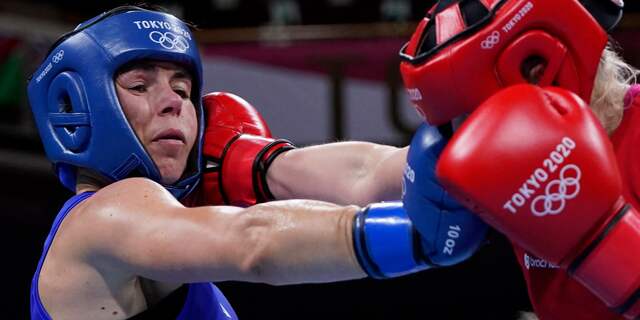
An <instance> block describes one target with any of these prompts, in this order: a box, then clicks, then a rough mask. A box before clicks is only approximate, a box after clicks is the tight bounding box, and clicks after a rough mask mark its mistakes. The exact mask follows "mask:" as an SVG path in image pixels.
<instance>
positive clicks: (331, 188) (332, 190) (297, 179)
mask: <svg viewBox="0 0 640 320" xmlns="http://www.w3.org/2000/svg"><path fill="white" fill-rule="evenodd" d="M407 149H408V148H396V147H393V146H387V145H379V144H374V143H368V142H356V141H353V142H336V143H329V144H323V145H316V146H310V147H305V148H300V149H295V150H291V151H289V152H287V153H283V154H282V155H280V156H279V157H278V158H276V159H275V160H274V161H273V163H272V164H271V167H270V168H269V171H268V172H267V183H268V185H269V189H270V190H271V192H272V193H273V195H274V196H275V198H276V199H279V200H280V199H295V198H309V199H317V200H324V201H329V202H333V203H338V204H356V205H361V206H363V205H366V204H368V203H372V202H378V201H387V200H397V199H400V197H401V194H402V183H401V181H402V180H401V177H402V170H403V169H404V165H405V163H406V159H407Z"/></svg>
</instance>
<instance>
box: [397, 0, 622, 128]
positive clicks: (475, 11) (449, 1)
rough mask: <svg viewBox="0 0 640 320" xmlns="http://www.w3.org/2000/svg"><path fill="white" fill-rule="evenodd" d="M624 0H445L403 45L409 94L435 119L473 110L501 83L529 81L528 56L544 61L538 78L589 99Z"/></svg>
mask: <svg viewBox="0 0 640 320" xmlns="http://www.w3.org/2000/svg"><path fill="white" fill-rule="evenodd" d="M622 6H623V4H622V1H621V0H582V1H578V0H556V1H549V0H461V1H460V0H442V1H440V2H439V3H437V4H436V5H435V6H434V7H433V8H432V9H431V10H430V11H429V13H428V14H427V16H426V17H425V18H424V19H423V20H422V21H421V22H420V23H419V25H418V27H417V29H416V31H415V32H414V34H413V36H412V37H411V39H410V41H409V42H408V43H407V44H405V46H404V47H403V48H402V50H401V51H400V57H401V58H402V60H403V61H402V62H401V64H400V72H401V74H402V78H403V80H404V84H405V87H406V88H407V90H408V93H409V98H410V99H411V100H412V102H413V103H414V104H415V106H416V107H417V109H418V111H419V112H420V113H421V114H422V115H423V116H424V117H425V118H426V120H427V122H429V123H431V124H433V125H441V124H444V123H446V122H448V121H451V120H452V119H453V118H455V117H457V116H459V115H462V114H465V113H470V112H472V111H473V110H474V109H475V108H476V107H477V106H478V105H479V104H480V103H481V102H482V101H484V100H485V99H486V98H488V97H489V96H490V95H491V94H493V93H495V92H496V91H498V90H499V89H500V88H502V87H506V86H508V85H512V84H516V83H522V82H527V78H526V76H527V75H526V74H525V73H526V72H527V71H526V70H523V66H525V65H526V64H527V63H528V62H532V61H534V62H539V63H543V64H544V65H545V68H544V71H543V73H542V75H541V77H540V79H539V82H538V84H540V85H543V86H548V85H557V86H561V87H564V88H566V89H569V90H572V91H574V92H576V93H577V94H579V95H580V96H581V97H582V98H583V99H585V101H590V98H591V91H592V88H593V83H594V79H595V75H596V72H597V69H598V64H599V61H600V57H601V55H602V51H603V50H604V47H605V45H606V43H607V34H606V31H605V30H609V29H611V28H613V27H614V26H615V24H616V23H618V21H619V20H620V17H621V16H622Z"/></svg>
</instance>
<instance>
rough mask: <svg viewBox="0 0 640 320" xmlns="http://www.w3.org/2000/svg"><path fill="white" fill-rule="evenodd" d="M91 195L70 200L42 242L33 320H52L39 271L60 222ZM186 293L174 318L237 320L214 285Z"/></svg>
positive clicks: (33, 292)
mask: <svg viewBox="0 0 640 320" xmlns="http://www.w3.org/2000/svg"><path fill="white" fill-rule="evenodd" d="M91 195H93V192H85V193H82V194H79V195H75V196H73V197H72V198H71V199H69V200H68V201H67V202H66V203H65V204H64V206H63V207H62V209H61V210H60V212H59V213H58V215H57V216H56V219H55V220H54V222H53V226H52V227H51V231H50V232H49V235H48V236H47V239H46V240H45V242H44V249H43V250H42V256H40V261H39V262H38V268H37V269H36V272H35V274H34V275H33V279H32V280H31V319H32V320H51V317H50V316H49V314H48V313H47V310H45V308H44V306H43V305H42V301H41V300H40V294H39V293H38V278H39V277H40V270H41V268H42V262H43V261H44V258H45V257H46V256H47V253H48V252H49V247H50V246H51V243H52V241H53V238H54V237H55V235H56V232H57V231H58V228H59V227H60V225H61V224H62V221H63V220H64V218H65V217H66V216H67V214H68V213H69V211H71V209H73V208H74V207H75V206H76V205H78V203H80V202H82V201H83V200H85V199H87V198H89V197H90V196H91ZM188 289H189V291H188V293H187V297H186V299H185V302H184V306H183V307H182V310H181V311H180V314H179V315H178V317H177V320H191V319H211V320H228V319H238V317H237V316H236V313H235V311H234V310H233V308H231V305H230V304H229V301H227V299H226V298H225V296H224V295H223V294H222V292H221V291H220V289H218V288H217V287H216V286H215V285H214V284H213V283H210V282H205V283H191V284H188Z"/></svg>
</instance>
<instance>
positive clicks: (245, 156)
mask: <svg viewBox="0 0 640 320" xmlns="http://www.w3.org/2000/svg"><path fill="white" fill-rule="evenodd" d="M202 104H203V106H204V110H205V119H206V120H205V121H206V127H205V131H204V141H203V146H202V153H203V157H204V160H205V166H204V175H203V183H202V184H201V188H203V189H204V190H202V191H201V192H202V199H203V200H202V202H201V203H199V204H200V205H220V204H230V205H235V206H242V207H246V206H251V205H254V204H256V203H259V202H264V201H269V200H273V198H274V197H273V195H272V194H271V192H270V191H269V187H268V185H267V181H266V173H267V170H268V169H269V165H271V163H272V162H273V160H274V159H275V158H276V157H277V156H278V155H280V154H281V153H282V152H284V151H287V150H291V149H293V148H294V147H293V145H292V144H291V143H290V142H289V141H286V140H275V139H273V138H271V131H270V130H269V128H268V127H267V124H266V123H265V121H264V119H262V116H260V114H259V113H258V111H256V110H255V109H254V108H253V106H251V105H250V104H249V103H248V102H247V101H245V100H244V99H242V98H240V97H238V96H236V95H233V94H230V93H224V92H214V93H210V94H207V95H205V96H204V97H203V98H202Z"/></svg>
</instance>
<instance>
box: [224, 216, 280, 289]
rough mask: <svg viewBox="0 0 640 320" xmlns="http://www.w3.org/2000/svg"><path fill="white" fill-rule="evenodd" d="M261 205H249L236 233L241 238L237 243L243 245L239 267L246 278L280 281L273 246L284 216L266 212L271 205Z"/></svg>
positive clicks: (252, 280)
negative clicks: (263, 206)
mask: <svg viewBox="0 0 640 320" xmlns="http://www.w3.org/2000/svg"><path fill="white" fill-rule="evenodd" d="M259 207H262V205H259V206H254V207H251V208H249V209H246V210H245V212H244V213H243V214H242V217H241V218H240V219H239V221H238V225H237V228H238V229H236V232H235V234H236V237H234V238H235V239H236V240H235V242H237V243H236V245H235V246H234V247H235V248H240V250H238V253H239V254H240V255H239V259H238V269H239V272H240V273H241V274H242V276H241V278H242V279H244V280H246V281H249V282H259V283H268V284H279V283H277V277H276V274H277V273H276V270H275V269H276V268H275V266H274V263H273V260H274V249H273V247H274V242H276V241H275V238H276V234H277V229H278V225H280V224H282V221H279V220H282V217H278V215H274V214H268V213H267V212H264V211H265V210H270V208H259Z"/></svg>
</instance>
